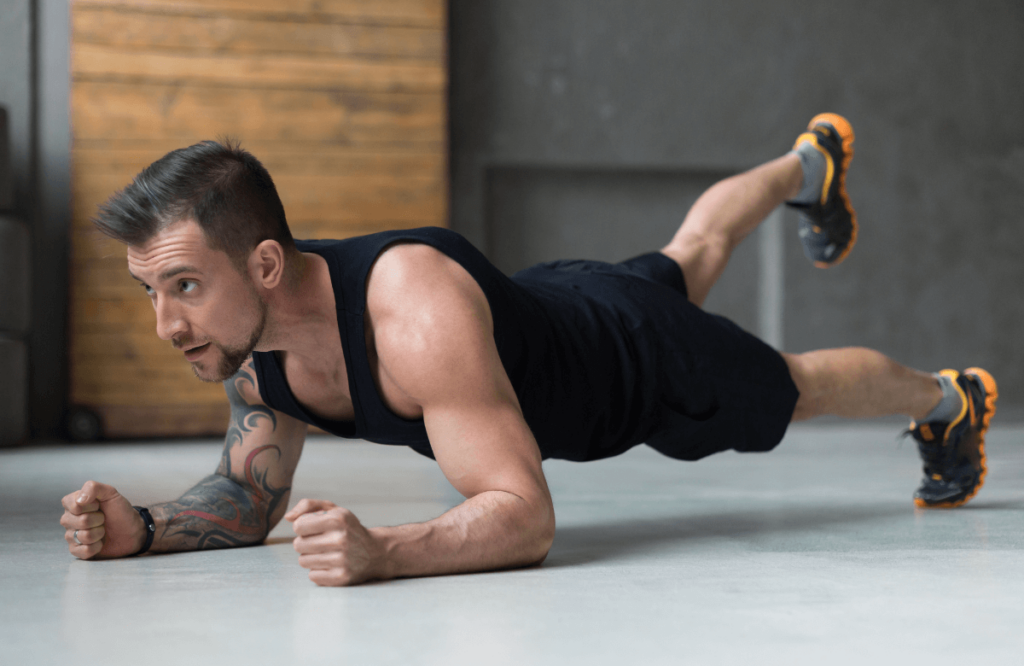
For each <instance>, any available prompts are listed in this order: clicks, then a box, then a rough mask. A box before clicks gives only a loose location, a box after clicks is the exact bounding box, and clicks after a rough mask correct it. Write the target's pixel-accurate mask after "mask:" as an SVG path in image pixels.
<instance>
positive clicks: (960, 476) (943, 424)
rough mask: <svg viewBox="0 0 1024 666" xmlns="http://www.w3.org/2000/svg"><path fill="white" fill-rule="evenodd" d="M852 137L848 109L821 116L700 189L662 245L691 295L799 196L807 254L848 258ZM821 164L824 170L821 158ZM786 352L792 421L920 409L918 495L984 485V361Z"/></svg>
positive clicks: (991, 384)
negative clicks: (959, 363) (962, 366)
mask: <svg viewBox="0 0 1024 666" xmlns="http://www.w3.org/2000/svg"><path fill="white" fill-rule="evenodd" d="M852 144H853V129H852V128H851V127H850V125H849V123H848V122H847V121H846V120H845V119H844V118H841V117H839V116H836V115H834V114H822V115H819V116H816V117H815V118H814V119H813V120H812V121H811V124H810V126H809V128H808V132H805V133H804V134H801V135H800V137H799V138H798V139H797V146H798V148H797V150H798V151H799V154H797V153H795V152H791V153H788V154H786V155H784V156H782V157H780V158H778V159H776V160H773V161H771V162H768V163H767V164H763V165H761V166H759V167H757V168H755V169H752V170H750V171H748V172H746V173H743V174H740V175H738V176H733V177H732V178H727V179H726V180H723V181H721V182H719V183H717V184H715V185H714V186H713V187H711V189H709V190H708V191H707V192H705V193H704V194H703V195H701V197H700V198H699V199H698V200H697V202H696V203H695V204H694V205H693V208H691V209H690V212H689V213H688V214H687V216H686V219H685V220H684V221H683V225H682V227H680V229H679V231H678V232H677V233H676V235H675V237H674V238H673V239H672V241H671V242H670V243H669V244H668V245H667V246H665V247H664V248H663V249H662V250H661V251H662V253H663V254H665V255H667V256H668V257H670V258H672V259H673V260H675V261H676V262H677V263H678V264H679V266H680V267H681V268H682V271H683V275H684V277H685V279H686V286H687V290H688V294H689V298H690V301H692V302H693V303H694V304H696V305H698V306H699V305H702V304H703V303H704V299H705V298H707V295H708V292H709V291H710V290H711V287H712V286H713V285H714V283H715V281H716V280H718V278H719V276H721V274H722V271H723V270H724V269H725V265H726V263H728V260H729V256H730V255H731V254H732V251H733V249H734V248H735V247H736V246H737V245H738V244H739V243H740V242H741V241H742V240H743V239H744V238H746V237H747V236H748V235H749V234H750V232H751V231H753V230H754V229H755V228H756V227H757V225H758V224H760V223H761V221H762V220H763V219H764V218H765V217H766V216H767V215H768V213H769V212H771V211H772V210H773V209H774V208H775V207H777V206H779V205H780V204H782V203H783V202H786V201H790V200H792V199H794V198H796V197H799V203H798V204H797V205H796V207H797V208H798V209H799V210H800V213H801V216H800V217H801V220H800V235H801V240H802V241H803V244H804V250H805V253H806V254H807V256H808V258H810V259H811V260H812V261H813V262H814V263H815V265H817V266H819V267H821V268H827V267H828V266H832V265H835V264H837V263H839V262H840V261H842V260H843V259H844V258H845V257H846V255H847V253H849V251H850V248H852V247H853V244H854V242H855V241H856V238H857V220H856V215H855V214H854V212H853V208H852V206H851V205H850V202H849V198H848V197H847V195H846V187H845V176H846V170H847V168H848V167H849V164H850V159H851V157H852V155H853V148H852ZM819 155H820V156H819ZM820 160H824V162H821V161H820ZM822 164H824V166H825V167H826V168H825V169H824V172H825V175H824V177H822V175H823V174H822V170H821V169H820V168H816V167H815V165H817V166H818V167H820V166H821V165H822ZM805 169H807V172H806V174H805ZM805 175H806V176H807V181H808V182H805ZM812 176H813V177H812ZM791 203H793V202H791ZM782 356H783V358H784V359H785V361H786V364H787V366H788V367H789V373H790V376H791V377H792V379H793V382H794V384H796V387H797V390H798V391H799V393H800V395H799V398H798V400H797V404H796V408H795V409H794V412H793V415H792V420H793V421H802V420H805V419H809V418H812V417H814V416H819V415H823V414H835V415H839V416H844V417H851V418H856V417H874V416H885V415H890V414H902V415H906V416H909V417H910V418H911V419H913V421H912V422H911V431H910V432H911V434H912V435H913V436H914V439H916V440H917V442H918V445H919V449H920V452H921V456H922V458H923V459H924V463H925V466H924V467H925V480H924V483H923V484H922V485H921V487H920V488H919V489H918V491H917V493H915V496H914V497H915V502H916V503H917V505H918V506H931V507H934V506H959V505H960V504H963V503H964V502H966V501H968V500H970V499H971V498H972V497H974V495H975V494H976V493H977V492H978V489H980V488H981V485H982V484H983V483H984V480H985V446H984V438H985V432H986V430H987V429H988V425H989V421H990V420H991V418H992V415H993V413H994V412H995V403H996V398H997V396H998V390H997V387H996V382H995V380H994V379H993V378H992V376H991V375H990V374H989V373H987V372H986V371H984V370H982V369H980V368H969V369H968V370H965V371H964V372H963V373H958V372H956V371H953V370H943V371H942V373H940V376H938V378H937V377H936V375H932V374H929V373H925V372H920V371H918V370H913V369H911V368H907V367H905V366H902V365H900V364H899V363H896V362H895V361H893V360H892V359H890V358H888V357H886V356H885V355H884V354H881V353H879V352H877V351H874V350H871V349H865V348H862V347H848V348H844V349H825V350H819V351H813V352H807V353H804V354H782Z"/></svg>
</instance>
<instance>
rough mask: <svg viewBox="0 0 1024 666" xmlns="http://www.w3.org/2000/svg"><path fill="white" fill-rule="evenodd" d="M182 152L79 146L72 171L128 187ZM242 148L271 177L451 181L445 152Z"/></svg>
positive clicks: (164, 145) (167, 145)
mask: <svg viewBox="0 0 1024 666" xmlns="http://www.w3.org/2000/svg"><path fill="white" fill-rule="evenodd" d="M183 147H185V146H183V145H182V144H180V143H177V142H173V141H156V142H152V143H151V144H150V145H147V146H145V147H142V146H136V147H133V148H107V147H101V146H91V147H82V146H78V147H76V148H74V149H73V150H72V151H71V167H72V169H73V170H74V171H75V172H77V173H88V174H90V175H100V174H109V175H116V176H118V177H119V178H124V182H125V184H127V183H128V181H129V180H130V179H131V178H133V177H134V176H135V175H136V174H138V173H139V172H140V171H142V170H143V169H144V168H146V167H147V166H149V165H150V164H152V163H153V162H155V161H156V160H158V159H160V158H161V157H163V156H164V155H166V154H167V153H169V152H170V151H172V150H177V149H178V148H183ZM242 148H244V149H245V150H247V151H249V152H250V153H252V154H253V155H255V156H256V158H257V159H259V160H260V162H261V163H262V164H263V166H264V167H266V168H267V170H268V171H269V172H270V174H271V176H276V175H277V174H278V173H287V174H288V175H291V176H302V175H305V176H325V175H331V176H338V177H341V176H345V177H354V176H385V175H387V176H393V177H395V178H410V177H420V178H423V177H435V178H441V179H444V178H446V177H447V168H448V164H447V156H446V155H445V153H444V152H441V151H410V150H407V149H405V148H403V147H397V148H395V147H387V146H385V147H382V148H377V149H373V150H370V149H367V148H363V147H358V146H321V147H318V148H316V149H314V150H294V149H289V148H288V147H287V146H282V145H281V144H265V143H261V142H259V141H248V142H246V143H244V144H243V145H242Z"/></svg>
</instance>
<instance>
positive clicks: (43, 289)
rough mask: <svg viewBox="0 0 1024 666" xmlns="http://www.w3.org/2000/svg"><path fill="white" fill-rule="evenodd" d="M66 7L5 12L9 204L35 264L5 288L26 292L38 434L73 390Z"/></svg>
mask: <svg viewBox="0 0 1024 666" xmlns="http://www.w3.org/2000/svg"><path fill="white" fill-rule="evenodd" d="M67 12H68V2H67V0H4V1H3V9H2V11H0V62H2V63H3V67H0V106H3V107H5V108H6V109H7V116H8V122H9V128H10V147H9V158H10V174H11V192H10V206H11V209H12V211H11V212H12V214H13V217H16V218H18V219H20V220H22V221H23V222H24V223H26V224H27V225H28V230H29V245H30V249H29V257H28V258H29V260H30V261H29V262H28V263H29V265H30V266H31V275H30V276H29V277H28V278H27V279H25V280H23V281H19V282H18V283H16V284H5V285H4V288H5V289H6V290H19V291H21V292H25V291H28V294H27V298H28V301H29V303H30V309H29V315H30V316H29V328H28V331H27V334H26V335H25V341H26V342H27V352H28V359H27V364H26V366H25V367H27V372H28V396H27V406H28V409H29V417H30V419H29V423H30V426H31V433H32V434H33V435H34V436H35V437H37V438H49V437H54V436H58V435H59V434H60V432H61V421H62V415H63V412H64V408H65V401H66V396H67V379H66V376H67V370H66V344H67V343H66V332H65V329H66V326H67V315H66V302H67V246H68V220H69V217H70V215H69V213H70V179H69V174H70V166H69V165H70V130H69V127H68V81H69V79H68V18H67V16H68V14H67ZM22 296H23V297H24V296H26V295H25V294H24V293H23V294H22ZM4 358H12V356H11V355H10V354H7V355H6V356H5V357H4ZM8 388H9V387H8ZM5 395H6V393H5Z"/></svg>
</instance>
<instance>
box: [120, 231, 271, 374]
mask: <svg viewBox="0 0 1024 666" xmlns="http://www.w3.org/2000/svg"><path fill="white" fill-rule="evenodd" d="M128 271H129V272H130V273H131V274H132V277H134V278H135V279H136V280H138V281H139V282H141V283H142V286H143V288H145V290H146V293H147V294H148V295H149V297H150V299H151V300H152V301H153V308H154V309H155V310H156V332H157V335H159V336H160V338H161V339H163V340H170V341H171V343H172V344H173V345H174V348H175V349H180V350H182V351H183V352H184V354H185V358H186V359H187V360H188V362H189V363H191V364H192V371H193V372H195V374H196V377H198V378H199V379H201V380H203V381H206V382H219V381H224V380H225V379H228V378H229V377H231V376H232V375H234V374H235V373H236V372H238V369H239V368H240V367H241V366H242V363H244V362H245V360H246V359H247V358H248V357H249V354H251V353H252V351H253V349H255V348H256V345H257V344H259V341H260V338H261V337H262V335H263V329H264V327H265V326H266V322H267V304H266V302H265V301H264V300H263V299H262V298H260V296H259V294H258V293H257V292H256V289H255V288H254V287H253V285H252V282H251V280H250V278H249V277H248V276H243V275H241V274H240V273H239V272H238V270H236V268H235V266H234V264H232V263H231V259H229V258H228V255H227V254H225V253H224V252H221V251H219V250H213V249H211V248H210V247H209V246H208V245H207V244H206V237H205V236H204V235H203V231H202V229H200V228H199V225H198V224H196V223H195V222H194V221H192V220H186V221H182V222H176V223H174V224H172V225H170V226H168V227H167V228H165V229H163V230H162V231H160V232H159V233H158V234H157V235H156V236H154V237H153V238H151V239H150V240H149V241H148V242H146V243H145V244H144V245H141V246H138V247H135V246H129V247H128Z"/></svg>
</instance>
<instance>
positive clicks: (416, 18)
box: [72, 0, 447, 28]
mask: <svg viewBox="0 0 1024 666" xmlns="http://www.w3.org/2000/svg"><path fill="white" fill-rule="evenodd" d="M91 7H117V8H123V9H125V10H130V11H139V10H144V11H150V12H162V13H173V14H184V15H188V16H216V15H224V16H231V17H240V16H252V15H260V16H269V17H278V18H285V17H294V16H308V17H311V18H321V17H323V18H336V19H342V20H345V21H349V22H352V23H363V24H367V25H409V26H422V27H432V28H443V27H445V25H446V19H447V17H446V7H447V3H445V2H444V0H288V2H282V1H281V0H75V3H74V4H73V5H72V8H73V11H79V10H82V9H86V8H91Z"/></svg>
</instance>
